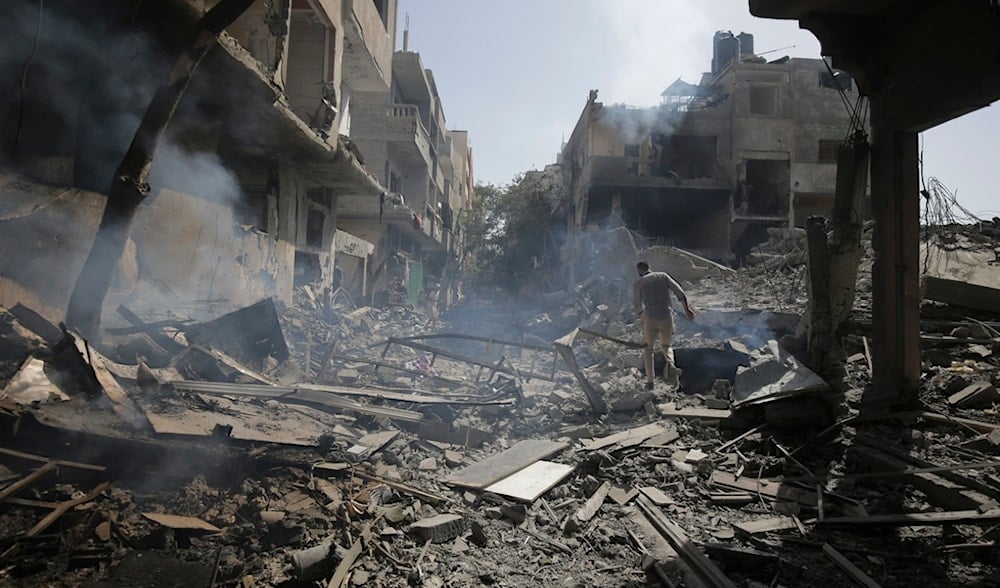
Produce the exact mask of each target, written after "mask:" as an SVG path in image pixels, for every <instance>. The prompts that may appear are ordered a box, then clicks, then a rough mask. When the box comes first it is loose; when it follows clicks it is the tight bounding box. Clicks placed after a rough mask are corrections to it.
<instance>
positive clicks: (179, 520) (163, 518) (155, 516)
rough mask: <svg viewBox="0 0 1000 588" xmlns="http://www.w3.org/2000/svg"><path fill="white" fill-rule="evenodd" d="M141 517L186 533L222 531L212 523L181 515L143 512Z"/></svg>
mask: <svg viewBox="0 0 1000 588" xmlns="http://www.w3.org/2000/svg"><path fill="white" fill-rule="evenodd" d="M142 516H144V517H146V518H147V519H149V520H151V521H153V522H154V523H157V524H159V525H163V526H164V527H167V528H170V529H183V530H186V531H208V532H209V533H219V532H221V531H222V529H220V528H218V527H216V526H215V525H213V524H212V523H209V522H207V521H203V520H201V519H199V518H195V517H187V516H183V515H172V514H167V513H162V512H144V513H142Z"/></svg>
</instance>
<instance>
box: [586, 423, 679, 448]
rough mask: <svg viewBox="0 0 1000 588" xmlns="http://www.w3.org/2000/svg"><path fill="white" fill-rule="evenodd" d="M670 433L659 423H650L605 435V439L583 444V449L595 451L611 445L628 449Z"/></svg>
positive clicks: (599, 438)
mask: <svg viewBox="0 0 1000 588" xmlns="http://www.w3.org/2000/svg"><path fill="white" fill-rule="evenodd" d="M669 432H670V431H669V430H668V429H667V428H665V427H664V426H663V425H661V424H659V423H651V424H648V425H643V426H641V427H636V428H634V429H627V430H625V431H619V432H617V433H614V434H612V435H607V436H605V437H598V438H596V439H592V440H590V441H587V442H585V443H584V444H583V449H584V450H586V451H595V450H597V449H604V448H605V447H610V446H612V445H622V446H623V447H630V446H632V445H638V444H640V443H642V442H643V441H645V440H646V439H649V438H651V437H655V436H657V435H664V434H667V433H669Z"/></svg>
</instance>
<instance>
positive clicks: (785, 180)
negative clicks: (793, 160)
mask: <svg viewBox="0 0 1000 588" xmlns="http://www.w3.org/2000/svg"><path fill="white" fill-rule="evenodd" d="M790 188H791V184H790V176H789V166H788V161H787V160H774V159H748V160H747V162H746V178H745V179H744V180H742V181H741V182H740V185H739V187H738V188H737V194H736V202H735V203H734V206H735V208H736V210H737V212H738V213H739V214H742V215H749V216H783V215H787V214H788V194H789V189H790Z"/></svg>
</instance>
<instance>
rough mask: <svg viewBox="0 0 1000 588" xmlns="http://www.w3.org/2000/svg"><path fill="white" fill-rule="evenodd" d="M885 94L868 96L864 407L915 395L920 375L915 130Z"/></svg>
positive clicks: (874, 408) (874, 409) (872, 409)
mask: <svg viewBox="0 0 1000 588" xmlns="http://www.w3.org/2000/svg"><path fill="white" fill-rule="evenodd" d="M890 117H891V109H890V108H888V107H887V100H886V99H885V97H873V98H872V119H871V120H872V139H873V141H872V159H871V168H872V169H871V172H872V213H873V215H874V218H875V230H874V235H873V237H872V245H873V247H874V249H875V265H874V267H873V269H872V278H873V284H872V299H873V300H872V301H873V312H872V314H873V319H872V327H873V338H874V343H875V346H874V349H873V352H872V356H873V357H872V362H873V364H874V365H873V371H874V373H873V385H872V388H871V389H870V390H868V391H867V392H866V393H865V398H864V400H865V410H866V412H869V413H870V414H877V413H879V412H883V411H885V410H887V409H888V408H889V406H891V405H893V404H900V403H906V402H910V401H912V400H914V399H915V398H916V392H917V386H918V382H919V378H920V284H919V271H920V267H919V263H920V255H919V247H920V201H919V183H918V180H919V177H918V169H917V156H918V155H917V133H916V132H913V131H906V130H901V129H899V128H897V127H896V126H895V125H893V124H892V122H891V118H890Z"/></svg>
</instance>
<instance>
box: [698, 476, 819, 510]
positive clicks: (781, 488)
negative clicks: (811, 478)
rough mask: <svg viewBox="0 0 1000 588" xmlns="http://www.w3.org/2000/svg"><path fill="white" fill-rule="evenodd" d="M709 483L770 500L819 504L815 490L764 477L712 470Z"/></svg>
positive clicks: (810, 504)
mask: <svg viewBox="0 0 1000 588" xmlns="http://www.w3.org/2000/svg"><path fill="white" fill-rule="evenodd" d="M709 483H710V484H714V485H717V486H724V487H726V488H735V489H737V490H744V491H746V492H749V493H750V494H753V495H754V496H758V495H759V496H762V497H764V498H768V499H770V500H787V501H791V502H798V503H801V504H805V505H806V506H816V505H817V504H819V496H817V494H816V493H815V492H810V491H808V490H802V489H801V488H796V487H794V486H792V485H790V484H783V483H780V482H773V481H770V480H765V479H758V478H745V477H743V476H739V477H737V476H735V475H733V474H730V473H729V472H722V471H719V470H715V471H714V472H712V476H711V477H710V478H709Z"/></svg>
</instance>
